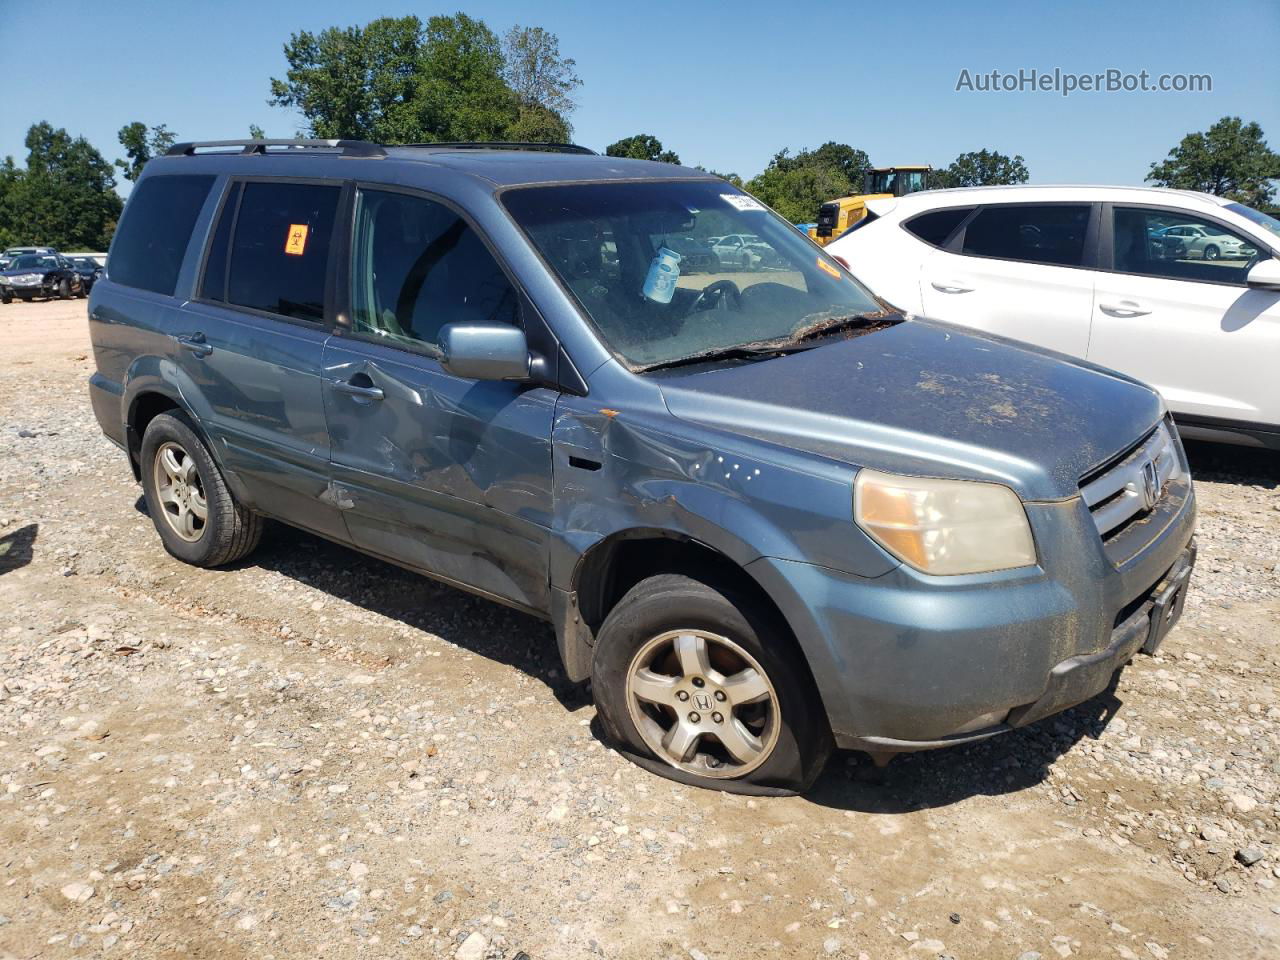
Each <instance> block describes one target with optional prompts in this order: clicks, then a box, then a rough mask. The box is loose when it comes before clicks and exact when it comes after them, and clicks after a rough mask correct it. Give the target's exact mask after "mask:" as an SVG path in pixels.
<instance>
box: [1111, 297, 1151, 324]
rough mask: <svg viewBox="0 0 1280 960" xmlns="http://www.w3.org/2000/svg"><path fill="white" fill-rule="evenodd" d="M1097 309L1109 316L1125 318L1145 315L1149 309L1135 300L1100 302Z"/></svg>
mask: <svg viewBox="0 0 1280 960" xmlns="http://www.w3.org/2000/svg"><path fill="white" fill-rule="evenodd" d="M1098 309H1099V310H1101V311H1102V312H1103V313H1105V314H1106V315H1107V316H1109V317H1119V318H1121V319H1126V318H1128V317H1145V316H1146V315H1147V314H1149V313H1150V312H1151V311H1150V310H1144V309H1142V304H1140V303H1138V302H1137V301H1136V300H1121V301H1120V302H1119V303H1100V304H1098Z"/></svg>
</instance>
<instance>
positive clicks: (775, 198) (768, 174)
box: [746, 163, 855, 223]
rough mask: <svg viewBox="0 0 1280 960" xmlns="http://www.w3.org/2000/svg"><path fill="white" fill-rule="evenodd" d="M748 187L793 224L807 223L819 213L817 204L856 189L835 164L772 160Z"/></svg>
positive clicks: (748, 190) (748, 183)
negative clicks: (792, 163) (777, 162)
mask: <svg viewBox="0 0 1280 960" xmlns="http://www.w3.org/2000/svg"><path fill="white" fill-rule="evenodd" d="M746 189H747V192H748V193H751V194H752V195H754V196H756V197H758V198H759V199H760V200H761V201H762V202H764V203H767V204H768V205H769V206H771V207H773V209H775V210H777V211H778V213H780V214H781V215H782V216H783V217H785V218H786V219H788V220H790V221H791V222H792V223H804V222H806V221H810V220H813V219H815V218H816V217H817V216H818V207H820V206H821V205H822V204H823V203H825V202H826V201H828V200H834V199H835V198H836V197H844V196H848V195H849V194H850V193H852V192H853V191H854V189H855V188H854V186H853V184H851V183H850V182H849V178H848V177H847V176H845V174H844V171H843V170H840V169H838V168H837V167H834V166H829V165H825V164H811V165H808V166H799V167H786V166H785V165H783V166H778V165H775V164H772V163H771V164H770V165H769V166H768V167H766V168H765V169H764V171H763V172H762V173H760V174H759V175H757V176H755V177H752V178H751V179H750V180H749V181H747V186H746Z"/></svg>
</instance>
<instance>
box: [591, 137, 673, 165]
mask: <svg viewBox="0 0 1280 960" xmlns="http://www.w3.org/2000/svg"><path fill="white" fill-rule="evenodd" d="M604 152H605V154H607V155H608V156H610V157H628V158H630V159H632V160H657V161H660V162H661V163H675V164H678V163H679V162H680V158H679V157H678V156H676V154H675V152H674V151H671V150H666V149H663V146H662V141H661V140H659V139H658V138H657V137H655V136H653V134H650V133H637V134H635V136H631V137H623V138H622V139H621V140H618V141H617V142H615V143H611V144H609V146H607V147H605V148H604Z"/></svg>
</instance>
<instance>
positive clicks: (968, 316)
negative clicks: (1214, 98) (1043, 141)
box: [827, 186, 1280, 449]
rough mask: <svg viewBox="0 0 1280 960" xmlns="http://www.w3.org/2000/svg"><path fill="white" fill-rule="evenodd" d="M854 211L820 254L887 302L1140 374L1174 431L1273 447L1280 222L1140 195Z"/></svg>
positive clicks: (912, 203) (1049, 191)
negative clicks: (857, 214)
mask: <svg viewBox="0 0 1280 960" xmlns="http://www.w3.org/2000/svg"><path fill="white" fill-rule="evenodd" d="M867 209H868V211H869V213H868V217H867V219H865V220H863V221H862V222H861V223H859V224H858V226H856V227H855V228H854V229H852V230H850V231H849V232H848V233H846V234H845V235H844V236H842V237H840V238H839V239H837V240H836V241H835V242H834V243H832V244H830V245H829V246H828V247H827V250H828V252H829V253H831V254H833V255H835V256H836V257H838V258H839V259H841V260H843V261H844V262H846V263H847V264H849V265H850V266H852V268H853V269H854V270H856V271H857V274H858V276H859V277H860V278H862V279H863V280H864V281H865V282H866V283H867V284H868V285H870V286H871V288H872V289H873V290H874V291H875V292H876V293H878V294H879V295H880V296H882V297H884V298H885V299H886V300H888V301H890V302H891V303H893V304H895V305H896V306H898V307H900V308H902V309H904V310H906V311H908V312H910V313H916V314H920V315H922V316H927V317H933V318H935V319H939V320H944V321H948V322H951V323H958V324H963V325H965V326H968V327H975V328H977V329H979V330H985V331H989V332H991V333H994V334H999V335H1001V336H1006V337H1012V338H1014V339H1017V340H1024V341H1027V342H1029V343H1034V344H1037V345H1039V346H1042V347H1047V348H1049V349H1052V350H1058V351H1061V352H1062V353H1067V354H1071V355H1073V356H1077V357H1085V358H1087V359H1088V360H1091V361H1093V362H1095V363H1098V364H1101V365H1103V366H1107V367H1113V368H1114V369H1116V370H1119V371H1121V372H1122V373H1126V374H1129V375H1130V376H1133V377H1137V378H1138V379H1140V380H1145V381H1146V382H1148V383H1150V384H1152V385H1153V386H1155V387H1157V388H1158V389H1159V390H1160V392H1161V393H1162V394H1164V397H1165V400H1166V402H1167V403H1168V405H1169V408H1170V410H1172V411H1173V414H1174V417H1175V418H1176V419H1177V421H1178V424H1179V426H1180V427H1181V428H1182V432H1183V433H1184V435H1186V436H1189V437H1199V438H1202V439H1210V440H1225V441H1228V442H1236V443H1249V444H1254V445H1260V446H1266V447H1270V448H1272V449H1280V260H1277V259H1276V257H1277V256H1278V255H1280V221H1277V220H1275V219H1273V218H1272V217H1269V216H1267V215H1266V214H1263V213H1260V212H1258V211H1257V210H1253V209H1251V208H1250V207H1246V206H1244V205H1242V204H1239V203H1234V202H1232V201H1230V200H1227V199H1225V198H1222V197H1214V196H1210V195H1208V194H1202V193H1192V192H1189V191H1181V190H1161V189H1155V188H1143V187H1093V186H1078V187H1040V186H1013V187H974V188H970V189H963V190H933V191H927V192H923V193H916V194H910V195H908V196H905V197H897V198H886V199H883V200H871V201H868V203H867ZM1211 246H1212V248H1213V249H1212V250H1211V249H1210V247H1211Z"/></svg>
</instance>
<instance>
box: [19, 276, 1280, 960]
mask: <svg viewBox="0 0 1280 960" xmlns="http://www.w3.org/2000/svg"><path fill="white" fill-rule="evenodd" d="M0 344H2V346H0V958H7V957H22V958H28V957H97V956H103V957H129V958H134V957H144V958H149V957H166V958H168V957H202V958H207V957H217V958H239V957H245V958H250V957H252V958H254V960H272V958H285V957H342V958H346V957H377V958H381V957H400V956H429V957H459V958H463V960H478V958H484V957H488V958H506V960H512V958H517V957H528V958H533V960H571V958H579V957H581V958H590V957H595V956H601V957H613V958H668V957H671V958H691V960H729V958H738V957H747V956H779V957H827V956H831V957H847V958H868V960H870V958H876V960H878V958H893V957H904V958H922V960H931V958H941V957H951V958H955V960H966V958H988V957H991V958H1009V960H1017V958H1029V960H1033V958H1036V957H1044V958H1046V960H1054V958H1055V957H1057V956H1062V957H1068V956H1073V955H1074V956H1079V957H1087V958H1094V957H1121V958H1133V957H1142V958H1144V960H1145V958H1156V960H1163V958H1173V960H1179V958H1192V957H1231V958H1239V960H1243V958H1251V957H1258V958H1263V957H1267V958H1274V957H1277V956H1280V891H1278V890H1277V886H1276V885H1277V883H1280V880H1278V879H1277V878H1280V847H1278V846H1277V842H1278V840H1280V820H1278V810H1280V807H1278V806H1277V804H1278V803H1280V707H1278V706H1277V702H1278V701H1277V697H1276V691H1277V686H1278V680H1280V642H1278V636H1280V497H1278V496H1277V491H1276V485H1277V481H1278V480H1280V458H1278V457H1275V456H1272V455H1268V454H1263V453H1259V452H1256V451H1249V450H1243V449H1237V448H1226V447H1216V448H1215V447H1208V446H1193V447H1192V448H1191V451H1190V452H1191V456H1192V458H1193V460H1194V464H1193V466H1194V469H1195V471H1196V473H1197V489H1198V494H1199V497H1200V508H1201V520H1200V546H1201V550H1200V564H1199V567H1198V569H1197V572H1196V578H1195V583H1194V586H1195V592H1194V594H1193V596H1192V597H1191V599H1190V601H1189V603H1188V606H1187V610H1186V615H1185V617H1184V620H1183V622H1182V624H1181V626H1180V627H1179V628H1178V629H1177V630H1176V631H1175V632H1174V633H1173V634H1172V635H1171V636H1170V638H1169V639H1168V641H1167V642H1166V644H1165V646H1164V648H1162V650H1161V655H1160V656H1159V657H1156V658H1149V657H1143V658H1139V659H1138V660H1135V661H1134V663H1133V664H1132V665H1131V666H1130V667H1129V668H1128V669H1127V670H1126V671H1124V673H1123V674H1122V675H1121V678H1120V681H1119V683H1118V685H1117V686H1116V687H1115V689H1114V691H1113V692H1112V693H1111V694H1108V695H1104V696H1103V697H1100V698H1098V699H1096V700H1094V701H1091V702H1089V703H1087V704H1084V705H1082V706H1080V707H1078V708H1076V709H1074V710H1072V711H1070V712H1069V713H1067V714H1065V715H1063V716H1061V717H1057V718H1051V719H1049V720H1047V721H1044V722H1042V723H1040V724H1038V725H1036V726H1033V727H1031V728H1029V729H1026V730H1023V731H1019V732H1017V733H1013V734H1009V735H1006V736H1004V737H1001V738H997V739H995V740H992V741H988V742H985V743H982V744H978V745H975V746H972V747H967V748H959V749H953V750H949V751H943V752H935V753H929V754H919V755H914V756H906V757H899V758H898V759H897V760H895V761H894V762H893V763H892V764H891V765H890V767H889V768H888V769H887V770H886V771H885V772H884V773H883V774H882V775H878V774H877V773H876V772H875V771H874V769H873V768H872V767H871V765H870V763H869V761H868V760H867V759H866V758H865V757H863V756H861V755H859V754H852V753H850V754H840V755H837V756H836V757H834V758H833V760H832V762H831V764H830V767H829V769H828V771H827V773H826V774H825V775H824V777H823V778H822V780H820V781H819V783H818V785H817V787H816V788H815V789H814V790H813V791H812V793H811V794H810V795H809V796H806V797H803V798H791V799H746V798H742V797H734V796H727V795H723V794H718V793H711V792H705V791H700V790H695V789H690V788H687V787H683V786H679V785H676V784H672V783H670V782H667V781H664V780H661V779H658V778H656V777H654V776H652V775H650V774H648V773H646V772H644V771H643V770H640V769H638V768H637V767H635V766H633V765H632V764H630V763H629V762H627V761H626V760H625V759H623V758H622V757H620V756H618V755H617V754H616V753H614V752H613V751H612V750H610V749H609V748H607V747H606V746H605V745H603V744H602V743H601V742H600V740H599V739H598V737H597V734H596V728H595V726H594V725H593V723H592V718H593V708H592V706H591V704H590V698H589V696H588V695H584V693H583V692H582V691H581V690H579V689H576V688H572V687H570V686H568V685H566V684H565V682H564V680H563V678H562V677H561V676H560V675H559V673H558V672H557V670H556V657H555V650H554V643H553V639H552V635H551V631H550V629H549V628H548V627H547V626H546V625H544V624H542V623H540V622H537V621H535V620H532V619H529V618H527V617H524V616H522V615H520V614H516V613H513V612H511V611H508V610H506V609H504V608H502V607H498V606H495V605H493V604H490V603H487V602H485V601H482V600H479V599H475V598H472V597H469V596H467V595H464V594H462V593H459V592H456V591H453V590H450V589H449V588H446V587H443V586H439V585H436V584H434V583H432V582H429V581H427V580H424V579H420V578H417V577H414V576H412V575H410V574H408V573H405V572H403V571H400V570H398V569H395V568H392V567H390V566H387V565H384V564H382V563H379V562H376V561H373V560H369V559H366V558H364V557H362V556H360V555H358V554H356V553H354V552H351V551H348V550H344V549H341V548H338V547H335V546H332V545H329V544H327V543H324V542H321V541H319V540H316V539H314V538H312V537H309V536H306V535H303V534H300V533H296V532H292V531H290V530H287V529H283V528H274V529H272V530H271V532H270V533H269V535H268V537H267V539H266V540H265V541H264V543H263V546H262V548H261V549H260V550H259V551H258V552H257V553H256V554H255V555H254V556H252V557H251V558H250V559H249V560H247V561H245V562H244V563H242V564H240V565H238V566H236V567H234V568H232V569H227V570H221V571H201V570H196V569H194V568H191V567H187V566H184V565H183V564H181V563H179V562H178V561H176V560H173V559H172V558H170V557H169V556H168V555H167V554H165V553H164V551H163V550H161V548H160V544H159V541H158V539H157V537H156V535H155V533H154V530H153V529H152V526H151V522H150V520H149V519H148V518H147V517H146V515H145V514H144V513H143V512H142V508H141V503H140V499H139V496H140V491H139V488H138V487H137V486H136V485H135V484H134V483H133V481H132V478H131V476H130V473H129V470H128V467H127V465H126V462H125V458H124V456H123V454H121V453H120V452H119V451H118V450H117V449H116V448H115V447H113V446H112V445H111V444H110V443H109V442H108V441H107V440H106V439H104V438H103V437H102V435H101V434H100V432H99V430H98V427H97V424H96V423H95V422H94V419H93V415H92V413H91V411H90V409H89V405H88V402H87V399H86V378H87V377H88V375H89V373H90V370H91V354H90V350H89V345H88V342H87V335H86V320H85V304H84V301H73V302H69V303H60V302H53V303H35V304H27V305H22V304H13V305H10V306H0Z"/></svg>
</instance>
